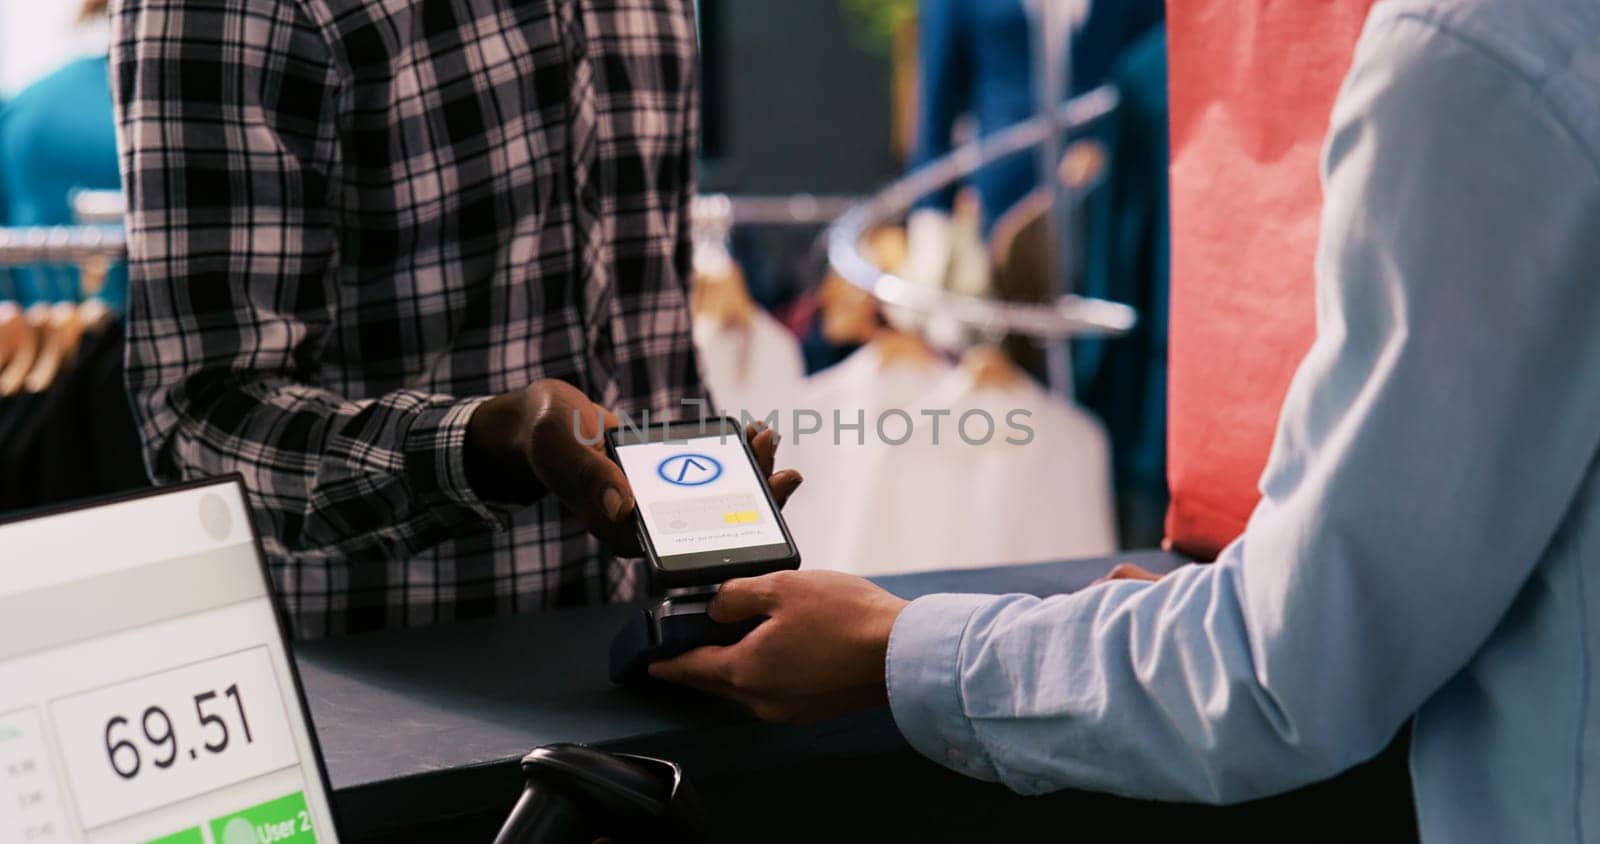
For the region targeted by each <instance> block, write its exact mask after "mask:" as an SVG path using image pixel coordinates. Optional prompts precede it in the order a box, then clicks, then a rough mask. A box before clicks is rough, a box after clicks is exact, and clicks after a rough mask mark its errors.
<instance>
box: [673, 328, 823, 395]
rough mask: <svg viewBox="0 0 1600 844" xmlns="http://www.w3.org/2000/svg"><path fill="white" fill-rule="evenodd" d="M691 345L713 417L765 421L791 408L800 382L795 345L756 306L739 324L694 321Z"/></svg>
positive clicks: (801, 361) (802, 364)
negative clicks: (697, 357) (743, 414)
mask: <svg viewBox="0 0 1600 844" xmlns="http://www.w3.org/2000/svg"><path fill="white" fill-rule="evenodd" d="M694 346H695V351H696V352H697V353H698V354H699V356H700V373H701V376H702V377H703V378H704V380H705V384H706V389H707V390H708V391H709V392H710V393H711V401H712V404H713V405H714V408H711V409H708V412H709V413H710V414H711V415H714V416H722V415H727V416H732V417H734V418H735V419H739V418H741V413H749V415H750V416H751V417H753V418H755V419H762V418H765V417H766V416H767V414H769V413H771V412H773V411H775V410H779V409H781V408H784V407H788V406H789V405H791V404H792V403H793V401H794V396H795V392H796V390H797V389H799V387H800V385H801V383H802V382H803V381H804V380H805V376H806V367H805V359H804V357H803V356H802V355H801V352H800V343H799V341H798V340H797V339H795V336H794V335H793V334H791V333H789V329H787V328H785V327H784V326H783V324H782V323H780V322H778V321H777V320H776V319H773V318H772V317H771V316H769V315H768V314H767V313H766V311H763V310H761V309H760V308H756V309H755V310H754V312H753V313H752V314H750V316H749V317H747V319H746V321H745V322H744V323H743V324H738V325H726V324H722V322H721V321H720V320H716V319H712V318H708V317H698V316H697V317H695V320H694Z"/></svg>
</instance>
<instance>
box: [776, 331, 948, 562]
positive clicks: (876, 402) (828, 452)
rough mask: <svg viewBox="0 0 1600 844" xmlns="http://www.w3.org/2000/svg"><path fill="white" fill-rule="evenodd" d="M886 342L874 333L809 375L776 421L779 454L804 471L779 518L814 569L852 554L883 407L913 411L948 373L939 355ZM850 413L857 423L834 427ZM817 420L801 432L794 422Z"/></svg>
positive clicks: (870, 511) (866, 509)
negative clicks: (891, 350) (902, 351)
mask: <svg viewBox="0 0 1600 844" xmlns="http://www.w3.org/2000/svg"><path fill="white" fill-rule="evenodd" d="M887 349H888V346H887V345H886V344H885V343H883V342H882V341H874V342H871V343H868V344H867V345H865V346H863V347H861V348H860V349H859V350H857V351H856V352H854V353H852V354H851V355H850V356H849V357H847V358H845V359H844V361H842V362H841V363H839V364H838V365H836V366H834V367H832V368H830V369H827V370H824V371H822V372H819V373H817V374H816V375H813V376H812V377H811V378H810V379H808V380H807V381H806V382H805V384H804V385H802V388H801V389H800V390H799V391H798V392H797V394H796V396H795V400H794V401H793V402H792V404H791V406H790V408H789V409H788V410H787V411H786V412H785V415H784V417H783V422H784V423H785V424H786V425H787V426H788V427H784V428H781V429H780V433H782V434H783V445H782V447H781V448H780V449H779V454H780V455H781V457H780V462H782V463H783V464H784V465H785V466H789V467H791V468H794V469H796V470H798V471H799V472H800V474H801V475H802V476H804V477H805V479H806V480H805V485H804V486H803V487H801V492H798V493H796V494H795V496H794V498H792V499H790V500H789V503H788V504H787V505H786V506H785V507H784V511H783V513H784V521H785V522H786V523H787V524H788V525H789V531H790V533H791V534H793V536H794V540H795V544H796V546H797V547H798V548H799V549H800V556H801V559H802V560H803V565H804V566H806V567H808V568H818V569H843V570H849V569H848V568H845V566H846V565H847V564H849V563H850V562H851V561H853V560H854V559H855V552H854V550H853V547H852V546H853V544H854V543H855V540H856V537H858V536H860V535H861V533H862V532H864V531H865V530H866V529H868V528H867V524H866V522H867V521H868V520H870V519H871V518H873V517H874V516H875V515H876V513H875V508H873V507H872V506H870V504H871V503H870V502H868V501H867V500H866V499H865V498H864V497H863V496H862V491H863V490H864V489H865V487H866V485H867V483H868V479H869V474H868V473H869V470H870V466H871V465H872V462H873V461H872V455H873V454H874V453H875V452H877V451H879V450H881V449H882V448H884V447H885V446H884V445H883V444H882V443H881V442H880V441H879V438H878V437H877V431H876V430H874V427H875V424H876V420H877V419H878V418H879V417H880V416H881V415H882V414H884V413H886V412H889V411H893V410H897V409H898V410H903V411H906V412H909V413H911V414H915V413H916V412H917V408H918V407H919V403H920V400H921V398H922V397H923V396H925V395H927V394H928V393H929V392H931V391H932V390H933V388H934V387H935V386H936V385H937V384H938V383H939V381H940V380H941V379H943V378H944V377H945V376H946V375H948V374H949V372H950V370H951V366H950V364H949V363H948V362H946V361H944V360H943V359H940V358H936V357H934V358H922V357H901V356H895V355H890V354H887ZM836 414H837V420H838V421H839V422H841V423H843V424H844V425H854V424H856V422H857V420H858V419H859V420H861V421H862V422H863V423H864V426H865V427H864V429H863V430H862V431H861V432H860V434H859V435H858V433H857V432H856V431H855V430H839V432H838V434H839V435H838V437H837V438H835V431H836V426H835V419H836ZM797 417H800V418H799V419H798V422H799V424H800V425H804V426H806V427H807V428H810V427H820V428H821V430H820V431H817V432H815V433H810V434H806V433H802V432H801V431H800V430H799V429H798V426H797V425H796V421H797Z"/></svg>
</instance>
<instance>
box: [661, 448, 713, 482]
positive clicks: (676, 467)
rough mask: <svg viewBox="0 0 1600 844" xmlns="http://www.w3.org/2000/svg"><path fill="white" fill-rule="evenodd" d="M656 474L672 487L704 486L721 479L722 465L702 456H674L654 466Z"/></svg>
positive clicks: (711, 458)
mask: <svg viewBox="0 0 1600 844" xmlns="http://www.w3.org/2000/svg"><path fill="white" fill-rule="evenodd" d="M656 474H657V475H660V476H661V480H663V481H666V482H667V483H669V484H672V485H673V486H705V485H706V484H708V483H711V482H712V481H714V480H716V479H717V478H720V477H722V464H721V463H720V462H718V461H717V459H716V458H715V457H707V456H705V455H704V454H674V455H672V456H671V457H668V458H667V459H665V460H663V461H661V464H660V465H658V466H656Z"/></svg>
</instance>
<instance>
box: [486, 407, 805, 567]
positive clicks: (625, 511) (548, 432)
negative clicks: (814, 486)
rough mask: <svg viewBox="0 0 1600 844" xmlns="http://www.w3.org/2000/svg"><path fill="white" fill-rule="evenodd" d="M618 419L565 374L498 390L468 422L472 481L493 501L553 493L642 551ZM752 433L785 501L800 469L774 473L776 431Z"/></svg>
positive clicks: (630, 552) (619, 548)
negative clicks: (612, 437) (612, 451)
mask: <svg viewBox="0 0 1600 844" xmlns="http://www.w3.org/2000/svg"><path fill="white" fill-rule="evenodd" d="M616 426H617V417H616V415H615V414H613V413H611V411H609V410H606V409H605V408H603V407H601V406H599V405H597V404H595V403H594V402H592V401H590V400H589V397H588V396H585V395H584V394H583V393H582V392H581V391H580V390H578V388H576V387H574V386H572V385H571V384H568V383H566V382H564V381H557V380H554V379H546V380H543V381H539V382H537V383H535V384H533V385H531V386H529V387H527V388H526V389H523V390H518V391H515V392H511V393H506V394H504V395H501V396H496V397H495V398H492V399H490V400H489V401H487V402H485V403H483V404H482V405H481V406H479V407H478V409H477V410H476V411H474V412H473V414H472V418H471V419H470V420H468V422H467V441H466V446H465V449H466V455H465V462H466V471H467V482H468V483H469V484H471V485H472V489H473V491H474V492H476V493H477V494H478V496H479V497H480V498H483V499H484V500H486V501H499V502H506V503H510V504H531V503H533V502H534V501H535V500H537V499H538V498H539V496H540V495H542V494H543V493H545V492H546V491H548V492H551V493H554V494H555V496H556V497H557V498H559V499H561V501H562V503H563V504H565V505H566V506H567V507H568V508H569V509H571V510H572V512H574V513H576V514H577V515H578V518H580V519H582V520H583V522H584V524H585V525H587V526H588V528H589V531H590V532H591V533H593V534H594V535H595V536H597V537H599V538H600V540H601V541H603V542H605V543H606V544H607V545H609V546H610V547H611V548H612V549H613V550H614V551H615V552H616V553H618V554H620V555H622V556H640V555H641V554H643V549H641V548H640V547H639V540H638V536H637V535H636V534H635V533H634V529H633V520H632V516H633V508H634V500H633V490H632V488H631V487H629V485H628V479H627V477H626V476H624V475H623V474H622V469H621V467H619V466H617V464H616V463H614V462H612V460H611V458H610V457H608V456H607V455H606V450H605V440H604V438H603V437H602V436H601V434H602V432H603V431H604V430H606V429H610V428H615V427H616ZM745 436H747V437H749V438H750V444H751V446H752V448H753V450H754V451H755V454H756V461H757V463H758V464H759V465H760V467H761V471H762V472H763V473H764V474H765V475H766V476H767V483H768V485H769V486H770V487H771V488H772V494H773V498H775V499H776V500H777V502H778V506H779V507H782V506H783V504H784V502H785V501H787V500H788V499H789V496H790V495H792V494H794V491H795V490H796V489H797V488H799V486H800V482H801V477H800V473H799V472H795V471H793V470H786V471H783V472H778V473H776V474H774V472H773V463H774V461H775V460H776V457H777V450H778V436H777V434H776V433H775V432H773V431H771V430H767V429H765V428H760V429H758V428H755V427H753V426H752V427H751V428H749V429H747V430H746V431H745Z"/></svg>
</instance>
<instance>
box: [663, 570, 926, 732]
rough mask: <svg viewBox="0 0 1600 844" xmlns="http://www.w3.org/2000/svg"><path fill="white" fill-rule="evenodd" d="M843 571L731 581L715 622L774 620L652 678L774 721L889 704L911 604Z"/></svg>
mask: <svg viewBox="0 0 1600 844" xmlns="http://www.w3.org/2000/svg"><path fill="white" fill-rule="evenodd" d="M906 603H907V602H906V601H904V600H901V599H900V598H896V597H895V596H893V595H891V594H889V593H888V592H885V591H884V590H882V589H880V588H878V587H877V586H875V585H873V584H872V583H871V582H869V581H866V580H863V579H861V578H859V577H854V576H851V575H847V574H841V573H839V572H829V571H810V572H793V571H786V572H778V573H777V574H770V575H767V576H765V577H758V578H754V579H750V580H733V581H729V582H728V583H726V584H724V585H723V587H722V591H720V592H718V593H717V597H716V599H715V600H713V601H712V602H711V618H712V619H713V620H715V621H719V622H722V623H724V624H731V623H734V622H739V621H744V620H746V619H750V618H758V617H761V616H766V617H767V620H766V621H764V622H762V623H761V625H760V626H759V627H757V628H756V629H755V630H753V631H751V633H750V635H748V636H746V637H744V639H743V640H742V641H740V642H739V643H738V644H735V645H730V646H727V647H708V648H700V649H699V650H694V651H690V652H689V653H686V654H684V655H682V656H679V657H676V658H674V659H671V660H666V661H663V662H658V663H656V664H654V665H652V666H650V676H652V677H655V678H657V679H660V680H667V681H670V682H674V683H682V684H684V685H687V686H693V687H695V688H697V689H702V690H704V691H708V692H712V693H714V694H718V695H722V696H723V697H727V698H731V699H732V700H734V701H736V702H738V703H740V704H742V705H744V706H745V707H746V708H748V709H750V710H751V711H752V712H754V713H755V715H756V717H758V718H762V719H764V720H768V721H791V722H797V723H808V722H812V721H820V720H822V719H825V718H831V717H834V716H836V715H840V714H843V713H845V712H849V711H851V710H855V709H864V708H867V707H871V706H879V705H882V704H884V703H886V702H887V701H888V687H887V681H886V679H885V661H886V659H887V657H888V652H889V633H890V631H892V630H893V629H894V623H895V620H896V619H898V618H899V617H900V611H901V610H903V609H904V608H905V606H906Z"/></svg>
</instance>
